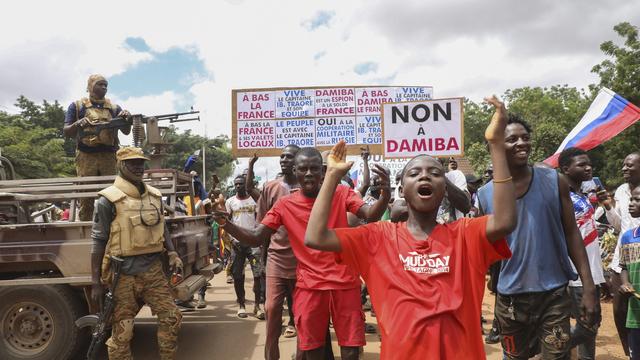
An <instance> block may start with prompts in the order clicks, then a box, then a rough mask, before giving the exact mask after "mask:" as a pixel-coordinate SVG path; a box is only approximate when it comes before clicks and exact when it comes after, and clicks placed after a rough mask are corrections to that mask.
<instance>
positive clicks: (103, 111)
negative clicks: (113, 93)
mask: <svg viewBox="0 0 640 360" xmlns="http://www.w3.org/2000/svg"><path fill="white" fill-rule="evenodd" d="M81 107H84V109H85V115H84V116H85V117H86V118H87V119H89V124H90V125H89V126H86V127H85V128H84V129H82V130H80V131H78V142H81V143H83V144H84V145H86V146H98V145H107V146H115V145H116V144H117V139H118V138H117V135H116V130H115V129H102V130H100V131H96V128H95V126H91V125H98V124H108V123H109V122H110V121H111V118H112V110H115V109H116V106H115V105H114V104H112V103H111V101H110V100H109V99H105V100H104V106H103V107H102V108H98V107H96V106H95V105H93V103H92V102H91V100H89V99H88V98H82V99H81V100H78V101H76V119H77V120H80V119H79V116H80V109H81Z"/></svg>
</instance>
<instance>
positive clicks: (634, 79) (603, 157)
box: [591, 22, 640, 186]
mask: <svg viewBox="0 0 640 360" xmlns="http://www.w3.org/2000/svg"><path fill="white" fill-rule="evenodd" d="M613 29H614V30H615V31H616V32H617V33H618V35H619V36H620V37H622V38H623V39H624V45H616V44H615V43H614V42H613V41H605V42H604V43H602V44H601V45H600V50H602V52H603V53H604V54H605V55H607V56H608V57H609V59H606V60H604V61H602V62H601V63H600V64H598V65H596V66H594V67H593V69H592V70H591V71H592V72H593V73H596V74H598V76H599V77H600V82H599V83H598V84H597V85H592V86H591V90H592V92H594V93H595V92H596V91H597V90H599V88H601V87H607V88H609V89H611V90H613V91H615V92H616V93H618V94H619V95H620V96H622V97H623V98H625V99H627V100H629V101H630V102H631V103H633V104H635V105H636V106H640V41H639V40H638V28H637V27H635V26H632V25H631V24H629V23H627V22H623V23H620V24H618V25H616V26H614V27H613ZM639 139H640V124H639V123H636V124H635V125H633V126H631V127H630V128H628V129H626V130H625V131H624V132H622V133H621V134H620V135H618V136H617V137H616V138H615V140H612V141H609V142H607V143H605V144H604V145H602V146H600V147H598V148H597V149H595V150H594V151H592V153H593V155H592V156H593V157H594V158H595V161H594V162H595V164H596V166H597V167H598V168H599V170H597V172H598V173H600V175H601V176H602V177H604V178H605V179H606V184H607V185H609V186H612V185H617V184H620V183H622V182H623V179H622V174H621V171H620V168H621V167H622V161H623V160H624V158H625V156H626V155H627V154H629V153H631V152H633V151H638V149H639V146H638V145H639V143H640V140H639Z"/></svg>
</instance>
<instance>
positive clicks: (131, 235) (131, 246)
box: [91, 147, 182, 360]
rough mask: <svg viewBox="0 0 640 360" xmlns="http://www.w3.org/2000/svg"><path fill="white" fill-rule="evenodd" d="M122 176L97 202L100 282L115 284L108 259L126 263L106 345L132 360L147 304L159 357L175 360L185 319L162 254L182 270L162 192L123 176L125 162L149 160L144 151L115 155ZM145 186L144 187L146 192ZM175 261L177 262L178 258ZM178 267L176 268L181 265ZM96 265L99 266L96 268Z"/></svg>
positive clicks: (112, 352)
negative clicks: (137, 318) (155, 321)
mask: <svg viewBox="0 0 640 360" xmlns="http://www.w3.org/2000/svg"><path fill="white" fill-rule="evenodd" d="M117 158H118V161H119V163H118V166H119V167H120V169H121V171H122V172H123V173H121V174H120V175H119V176H118V177H116V180H115V181H114V183H113V185H112V186H109V187H108V188H106V189H104V190H102V191H100V192H99V193H98V194H99V195H100V197H99V198H98V200H96V206H95V208H96V209H95V214H94V224H93V227H92V229H91V238H92V239H93V241H94V242H93V245H94V247H93V249H92V254H104V255H103V259H102V267H101V280H102V282H103V283H106V284H110V283H111V281H112V272H111V260H110V256H118V257H120V258H122V259H123V262H122V270H121V273H120V278H119V281H118V284H117V286H116V288H115V290H114V298H115V304H116V305H115V308H114V311H113V317H112V325H113V327H112V330H111V337H110V338H109V339H108V340H107V342H106V344H107V347H108V352H109V359H112V360H113V359H131V358H132V357H131V347H130V345H129V342H130V341H131V338H132V337H133V324H134V318H135V316H136V314H137V313H138V311H139V310H140V306H139V305H138V300H142V301H143V302H144V303H146V304H147V305H149V307H150V308H151V311H152V313H153V314H154V315H157V316H158V322H159V325H158V345H159V347H160V359H175V357H176V351H177V340H178V339H177V338H178V330H179V329H180V322H181V319H182V315H181V314H180V311H179V310H178V307H177V306H176V305H175V303H174V302H173V299H174V297H173V295H172V294H171V291H170V288H169V282H168V279H167V277H166V276H165V274H164V272H163V268H162V262H161V255H162V253H163V252H164V251H165V250H170V251H169V259H170V260H169V263H170V265H171V264H172V262H173V265H174V266H176V267H182V262H181V261H180V260H179V256H178V254H177V253H175V252H174V251H173V245H172V244H171V237H170V235H169V233H168V230H167V227H166V224H165V221H164V217H163V216H162V202H161V201H162V199H161V198H162V194H161V192H160V191H159V190H158V189H156V188H154V187H152V186H149V185H147V184H144V183H143V184H141V185H140V187H136V185H134V184H133V183H131V182H129V181H128V180H127V179H126V178H124V177H123V176H124V175H123V174H124V171H125V170H126V169H124V168H123V166H125V167H126V165H123V164H122V161H126V160H133V159H145V160H146V157H144V154H143V153H142V150H141V149H138V148H129V147H125V148H122V149H120V150H118V152H117ZM142 188H144V189H142ZM176 258H177V260H176ZM176 261H177V262H179V263H180V265H177V262H176ZM92 266H96V265H92Z"/></svg>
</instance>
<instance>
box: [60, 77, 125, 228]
mask: <svg viewBox="0 0 640 360" xmlns="http://www.w3.org/2000/svg"><path fill="white" fill-rule="evenodd" d="M107 85H108V83H107V79H105V77H104V76H102V75H97V74H96V75H91V76H89V80H88V81H87V92H88V93H89V97H88V98H86V97H85V98H82V99H80V100H78V101H75V102H72V103H71V105H69V108H68V109H67V113H66V115H65V119H64V128H63V132H64V135H65V136H67V137H75V138H76V142H77V151H76V173H77V175H78V176H101V175H115V174H116V151H117V150H118V147H119V141H118V130H117V129H115V128H114V129H103V130H101V131H99V132H96V129H95V127H94V125H98V124H106V123H109V121H111V119H112V118H114V117H116V116H128V115H129V112H128V111H127V110H122V108H121V107H120V106H118V105H116V104H113V103H112V102H111V100H109V99H107V98H105V95H106V94H107ZM120 131H122V133H123V134H125V135H127V134H129V132H131V127H130V126H129V127H126V128H122V129H120ZM92 213H93V199H83V200H81V201H80V213H79V216H80V220H81V221H90V220H91V214H92Z"/></svg>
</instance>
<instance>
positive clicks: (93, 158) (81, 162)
mask: <svg viewBox="0 0 640 360" xmlns="http://www.w3.org/2000/svg"><path fill="white" fill-rule="evenodd" d="M76 174H77V175H78V176H105V175H115V174H116V154H115V153H113V152H99V153H93V154H91V153H86V152H83V151H78V152H77V154H76ZM92 214H93V199H81V200H80V210H79V212H78V216H79V217H80V220H81V221H90V220H91V215H92Z"/></svg>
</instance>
